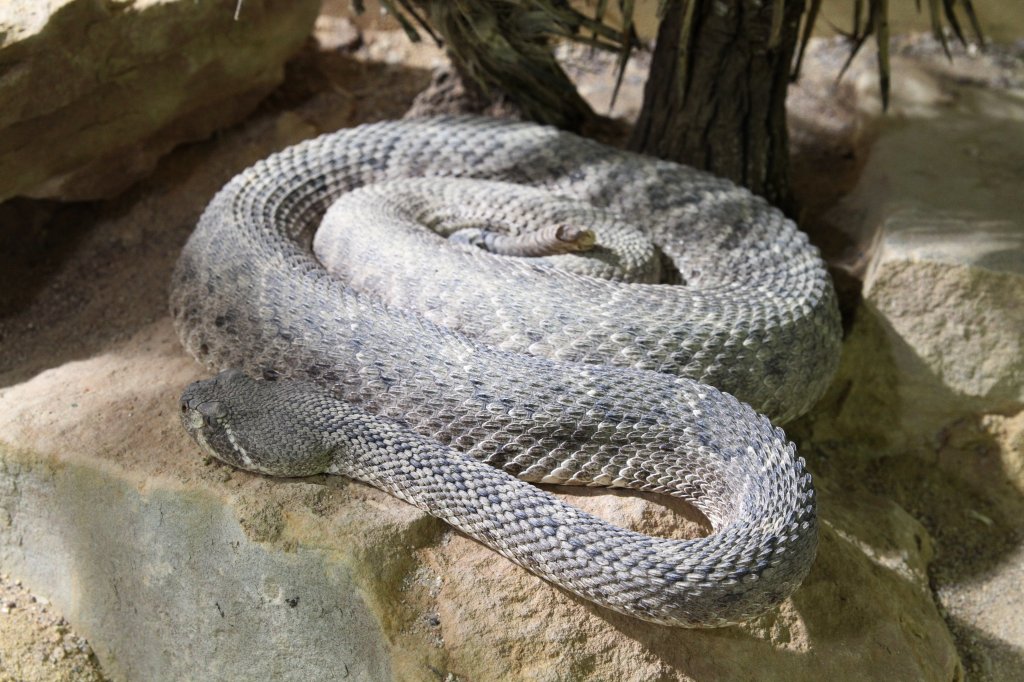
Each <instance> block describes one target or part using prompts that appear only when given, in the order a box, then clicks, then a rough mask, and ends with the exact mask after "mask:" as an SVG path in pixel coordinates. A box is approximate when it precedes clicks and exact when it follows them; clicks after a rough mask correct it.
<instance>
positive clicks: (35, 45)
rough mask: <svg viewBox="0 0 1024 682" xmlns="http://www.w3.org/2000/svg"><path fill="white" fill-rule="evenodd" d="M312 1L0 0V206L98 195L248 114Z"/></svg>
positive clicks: (279, 68)
mask: <svg viewBox="0 0 1024 682" xmlns="http://www.w3.org/2000/svg"><path fill="white" fill-rule="evenodd" d="M318 7H319V2H318V1H317V0H298V1H295V0H246V2H244V3H240V4H239V6H238V17H237V19H236V18H235V16H234V13H235V3H218V2H194V1H193V0H175V1H172V2H168V1H166V0H129V1H128V2H120V3H102V2H93V1H92V0H54V1H52V2H49V3H45V4H43V5H40V3H38V2H35V0H13V2H5V3H2V5H0V63H2V64H4V65H5V66H4V70H3V72H2V74H0V201H2V200H4V199H7V198H9V197H13V196H18V195H22V196H31V197H47V198H56V199H64V200H81V199H96V198H105V197H109V196H113V195H114V194H117V193H118V192H120V191H121V190H122V189H124V188H125V187H126V186H128V185H129V184H131V183H132V182H134V181H136V180H137V179H138V178H140V177H141V176H144V175H146V174H147V173H149V172H150V171H151V170H152V168H153V166H154V164H155V163H156V162H157V160H158V159H159V158H160V157H161V156H163V155H164V154H166V153H167V152H168V151H169V150H170V149H172V148H173V147H175V146H177V145H179V144H181V143H183V142H189V141H193V140H198V139H202V138H204V137H206V136H208V135H209V134H210V133H211V132H213V131H214V130H217V129H219V128H223V127H225V126H227V125H230V124H232V123H234V122H236V121H238V120H240V119H241V118H242V117H243V116H245V115H246V114H248V113H249V112H250V111H252V110H253V108H254V107H255V106H256V104H257V103H258V102H259V101H260V100H261V99H262V98H263V97H264V96H265V95H266V94H267V93H269V92H270V91H271V90H272V89H273V88H274V87H275V86H276V85H277V84H278V83H280V82H281V80H282V79H283V76H284V70H283V64H284V62H285V60H286V59H287V58H288V57H289V56H290V55H292V54H293V53H294V52H295V51H296V50H297V49H298V48H299V47H300V46H301V45H302V44H303V41H304V40H305V39H306V37H307V36H308V35H309V33H310V31H311V29H312V26H313V21H314V19H315V18H316V13H317V9H318Z"/></svg>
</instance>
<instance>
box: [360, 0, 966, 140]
mask: <svg viewBox="0 0 1024 682" xmlns="http://www.w3.org/2000/svg"><path fill="white" fill-rule="evenodd" d="M734 1H735V0H734ZM785 1H786V0H772V3H773V10H774V13H773V21H772V27H771V35H770V38H769V44H768V46H769V47H774V46H775V45H777V44H778V41H779V39H780V35H781V31H782V16H783V11H782V10H783V5H784V3H785ZM897 1H899V2H910V0H897ZM615 2H616V5H617V9H618V14H619V16H620V17H621V26H618V25H615V24H613V23H612V22H611V21H609V17H608V6H609V2H608V0H594V2H593V3H592V4H593V12H592V13H585V12H583V11H581V10H580V9H577V8H576V7H574V6H573V5H571V4H570V3H569V2H568V0H448V1H444V0H380V4H381V6H382V7H383V8H384V9H385V10H386V11H387V12H388V13H390V14H391V15H392V16H394V17H395V19H396V20H397V21H398V23H399V24H400V25H401V27H402V28H403V29H404V30H405V32H406V34H407V35H408V36H409V39H410V40H412V41H414V42H415V41H418V40H420V32H421V31H422V32H423V33H425V34H427V35H428V36H430V37H431V38H432V39H433V40H435V41H436V42H438V44H441V43H442V39H441V36H442V35H443V36H444V37H445V39H446V43H447V47H448V49H449V50H450V51H451V52H452V53H453V56H454V57H455V59H456V60H457V61H458V62H459V63H460V66H461V67H462V68H463V70H464V71H465V74H466V75H468V76H469V77H471V78H472V79H473V80H474V81H475V82H476V83H477V84H478V85H479V86H480V87H481V88H483V90H484V91H485V92H491V91H492V90H493V89H494V88H499V89H500V90H502V91H504V92H506V93H508V94H509V95H511V96H512V98H513V99H514V100H515V101H517V102H518V103H520V105H521V106H523V108H524V109H525V110H526V111H527V113H528V114H529V115H530V116H531V117H532V118H535V119H537V120H545V119H549V118H550V115H545V114H544V113H543V112H544V110H545V109H547V110H548V111H549V112H550V111H551V107H552V106H554V107H555V108H562V109H565V108H566V106H567V105H566V103H565V102H559V101H552V99H553V98H564V97H565V96H566V94H565V92H564V88H565V86H566V82H567V81H566V82H563V78H564V74H561V75H558V74H560V73H561V70H560V69H558V68H557V65H555V64H554V62H553V58H552V57H551V53H550V48H549V43H550V41H551V40H552V39H556V38H562V39H569V40H573V41H576V42H580V43H584V44H586V45H590V46H593V47H596V48H600V49H606V50H613V51H616V52H618V55H619V56H618V60H617V78H616V85H615V91H616V92H617V91H618V87H619V84H620V83H621V81H622V75H623V72H624V70H625V66H626V61H627V59H628V58H629V55H630V53H631V51H632V50H633V49H635V48H636V47H638V46H639V41H638V40H637V37H636V33H635V31H634V30H633V22H634V14H635V11H636V2H635V1H634V0H615ZM670 2H682V3H685V12H686V21H684V23H683V26H682V29H681V30H682V36H681V40H680V59H681V60H683V61H684V63H683V64H682V65H681V66H683V67H684V68H681V69H679V70H678V73H680V74H682V75H683V77H685V74H686V68H685V61H686V58H687V45H688V39H689V35H690V31H691V27H692V22H691V21H690V19H691V18H692V16H693V8H694V7H695V6H696V4H697V2H698V0H660V3H659V7H658V16H659V17H661V16H663V15H664V12H665V9H666V7H667V6H668V4H669V3H670ZM889 2H890V0H850V4H851V10H852V16H851V22H850V24H851V25H850V28H849V29H848V30H840V32H841V33H842V35H844V36H845V37H846V39H847V40H848V41H849V43H850V55H849V57H848V59H847V61H846V63H845V64H844V65H843V68H842V70H841V71H840V76H841V75H842V73H844V72H845V71H846V69H847V67H848V66H849V65H850V63H851V62H852V61H853V58H854V57H855V56H856V55H857V53H858V52H859V51H860V49H861V47H863V45H864V43H865V42H866V41H867V40H868V38H870V37H872V36H874V38H875V44H876V49H877V54H878V73H879V81H880V87H881V91H882V102H883V105H886V106H887V105H888V99H889V82H890V78H889V74H890V71H889V40H890V35H889V21H888V18H889ZM914 2H915V4H916V6H917V10H918V12H920V11H922V0H914ZM925 2H926V3H927V12H928V16H929V18H930V20H931V28H932V33H933V34H934V35H935V37H936V38H937V39H938V40H939V41H941V43H942V46H943V49H945V51H946V54H947V56H948V55H949V54H950V51H949V42H948V39H947V28H948V30H949V32H951V33H952V35H953V36H955V37H956V39H957V40H959V41H960V42H961V43H963V44H966V43H967V37H966V35H965V32H964V29H963V25H964V20H966V23H967V24H969V25H970V28H971V31H972V32H973V34H974V36H975V38H976V40H977V41H978V42H979V43H980V44H981V45H982V46H984V35H983V33H982V31H981V27H980V25H979V23H978V17H977V14H976V13H975V11H974V5H973V2H972V0H925ZM821 4H822V0H807V5H806V8H805V10H804V16H803V22H802V24H803V25H802V28H801V33H800V40H799V44H798V48H797V53H796V58H795V60H794V66H793V72H792V74H793V78H794V79H795V78H796V77H797V75H798V74H799V72H800V65H801V63H802V62H803V57H804V52H805V50H806V48H807V45H808V42H809V41H810V38H811V34H812V31H813V28H814V26H815V24H816V22H817V20H818V17H819V13H820V10H821ZM352 5H353V7H354V9H355V10H356V11H357V12H362V11H363V2H362V0H353V3H352ZM439 34H440V35H439ZM544 92H547V93H548V94H547V95H544V94H543V93H544ZM613 98H614V96H613ZM579 105H580V102H573V103H570V104H569V105H568V106H569V107H570V108H578V107H579ZM583 106H585V105H583ZM549 122H555V123H557V122H558V121H550V120H549Z"/></svg>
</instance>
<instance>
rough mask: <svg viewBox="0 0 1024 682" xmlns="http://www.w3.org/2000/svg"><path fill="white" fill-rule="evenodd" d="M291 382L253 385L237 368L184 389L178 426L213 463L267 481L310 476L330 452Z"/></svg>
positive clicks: (324, 466)
mask: <svg viewBox="0 0 1024 682" xmlns="http://www.w3.org/2000/svg"><path fill="white" fill-rule="evenodd" d="M299 389H300V386H298V385H296V384H295V383H294V382H289V381H283V382H268V381H257V380H255V379H252V378H250V377H249V376H247V375H246V374H245V373H244V372H242V371H240V370H237V369H229V370H226V371H224V372H221V373H220V374H218V375H217V376H216V377H214V378H213V379H205V380H202V381H197V382H195V383H193V384H191V385H189V386H188V387H187V388H186V389H185V391H184V392H183V393H182V395H181V400H179V401H178V409H179V411H180V413H181V423H182V424H183V425H184V427H185V430H186V431H187V432H188V434H189V435H190V436H192V439H193V440H194V441H195V442H196V443H198V444H199V446H200V447H202V448H203V450H205V451H206V452H207V454H209V455H212V456H213V457H214V458H216V459H218V460H220V461H221V462H224V463H225V464H230V465H231V466H233V467H237V468H239V469H245V470H247V471H253V472H257V473H262V474H269V475H271V476H311V475H314V474H319V473H323V472H324V471H325V470H326V469H327V468H328V467H329V465H330V461H331V454H330V448H329V447H328V445H327V444H326V442H325V440H324V439H323V438H322V437H321V436H320V434H319V433H318V431H317V429H315V428H314V426H313V424H312V423H311V419H310V416H315V415H311V413H309V412H304V409H305V408H307V407H308V405H307V404H306V403H307V400H304V399H303V397H302V396H304V395H307V394H306V393H304V392H302V391H301V390H299Z"/></svg>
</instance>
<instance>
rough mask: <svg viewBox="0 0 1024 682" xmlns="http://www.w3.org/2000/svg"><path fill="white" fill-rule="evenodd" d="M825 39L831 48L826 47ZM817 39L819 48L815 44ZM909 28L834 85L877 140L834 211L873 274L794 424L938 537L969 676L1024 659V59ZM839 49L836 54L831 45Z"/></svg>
mask: <svg viewBox="0 0 1024 682" xmlns="http://www.w3.org/2000/svg"><path fill="white" fill-rule="evenodd" d="M824 47H828V46H824ZM821 48H822V46H821V45H819V49H821ZM954 51H955V53H954V59H953V61H950V60H948V59H947V58H946V56H945V55H944V53H943V50H942V48H941V46H940V45H938V44H937V43H936V42H935V41H934V40H931V39H929V38H921V37H916V38H910V39H902V40H900V41H898V42H897V44H896V46H895V48H894V53H893V54H894V56H893V78H894V80H893V93H892V95H893V96H892V101H891V106H890V112H889V114H888V115H885V116H882V112H881V106H880V102H879V101H878V89H877V86H878V83H877V77H876V70H875V65H874V64H873V63H871V60H863V61H861V62H859V63H855V64H854V66H853V67H852V69H851V74H850V76H849V80H848V81H846V82H845V85H842V86H839V87H838V88H837V91H838V92H839V93H840V95H841V96H840V97H838V98H837V99H838V101H841V102H843V103H844V106H846V107H847V108H846V111H845V114H846V117H847V119H846V120H847V121H854V122H855V123H853V124H851V125H850V126H849V127H848V128H847V130H853V131H856V134H857V135H859V136H860V138H861V139H860V140H855V142H854V144H853V145H852V148H854V149H858V150H860V149H866V150H867V151H866V154H865V155H866V158H863V164H862V169H861V172H860V174H859V178H858V179H857V182H856V185H855V187H854V188H853V190H852V191H851V192H850V193H849V194H848V195H847V196H846V197H845V198H844V199H843V200H842V201H841V202H840V203H839V205H838V206H836V207H834V208H833V209H832V210H831V211H830V212H829V214H828V216H827V219H828V220H829V221H830V222H831V225H830V228H831V230H832V231H833V233H835V234H841V235H843V236H844V237H845V239H846V240H847V242H848V244H849V246H848V249H847V255H848V258H847V260H846V267H847V268H848V270H849V271H851V272H853V273H854V274H855V275H857V276H859V277H861V278H863V288H862V290H861V293H862V297H861V298H860V299H859V300H858V301H857V302H856V303H855V305H852V306H851V313H852V314H851V315H850V318H851V319H850V321H851V324H850V327H851V329H850V333H849V335H848V337H847V339H846V341H845V343H844V355H843V360H842V364H841V367H840V369H839V372H838V373H837V376H836V378H835V381H834V382H833V385H832V388H831V389H830V391H829V393H828V394H827V395H826V397H825V398H824V399H823V400H822V402H821V403H820V404H819V406H818V408H817V409H816V410H815V412H814V413H813V414H811V415H810V416H809V417H808V418H807V419H806V420H804V422H803V423H801V424H799V425H796V426H795V427H794V428H793V429H791V432H792V433H793V434H794V435H795V436H796V437H797V439H798V441H799V442H800V443H801V444H802V445H803V446H804V447H805V448H806V449H807V450H809V451H811V452H821V453H823V454H824V455H825V457H824V458H822V459H819V460H817V461H818V463H819V466H821V465H823V464H824V463H826V462H827V463H828V469H829V470H831V471H836V472H842V475H843V476H844V477H845V478H846V480H847V481H849V482H851V484H855V485H863V486H865V487H866V488H869V489H870V490H872V491H873V492H876V493H882V494H884V495H886V496H889V497H892V498H894V499H895V500H897V501H898V502H899V504H900V505H901V506H903V507H904V508H905V509H907V510H908V511H910V512H911V513H912V514H913V516H914V517H915V518H918V519H921V520H922V521H924V523H925V525H926V526H927V528H928V530H929V532H930V534H931V535H932V537H933V539H934V540H935V542H936V557H935V559H934V561H933V562H932V564H931V566H930V575H931V583H932V587H933V589H934V591H935V594H936V598H937V600H938V602H939V604H940V606H941V607H942V610H943V613H944V614H945V616H946V620H947V622H948V623H949V625H950V627H951V629H952V631H953V633H954V635H955V637H956V640H957V644H958V648H959V650H960V652H961V655H962V657H963V660H964V662H965V665H966V668H967V672H968V675H969V676H970V678H971V679H977V680H1004V679H1017V678H1018V677H1019V675H1020V670H1022V669H1024V654H1022V652H1024V616H1022V615H1021V614H1022V613H1024V590H1022V589H1021V585H1024V456H1022V452H1024V411H1022V410H1024V304H1022V302H1024V194H1022V193H1021V191H1020V188H1021V186H1022V183H1024V174H1022V173H1024V169H1022V166H1021V163H1020V160H1021V159H1022V158H1024V60H1022V59H1021V57H1022V56H1024V55H1022V53H1021V51H1020V48H1019V47H1017V48H1006V47H1003V48H999V47H995V48H993V49H991V50H990V51H988V52H987V53H985V54H972V53H971V51H968V50H963V49H955V50H954ZM826 54H828V53H827V52H826Z"/></svg>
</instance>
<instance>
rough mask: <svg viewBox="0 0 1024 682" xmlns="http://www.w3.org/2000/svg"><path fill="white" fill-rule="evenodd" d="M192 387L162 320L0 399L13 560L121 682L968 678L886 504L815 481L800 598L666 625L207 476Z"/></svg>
mask: <svg viewBox="0 0 1024 682" xmlns="http://www.w3.org/2000/svg"><path fill="white" fill-rule="evenodd" d="M159 274H160V275H166V272H161V273H159ZM156 279H159V278H156ZM200 374H201V371H200V369H199V368H198V367H197V366H196V365H195V364H194V363H193V362H192V361H191V360H190V359H189V358H188V357H186V356H185V355H184V353H183V352H182V350H181V349H180V347H179V345H178V342H177V339H176V338H175V335H174V333H173V330H172V328H171V324H170V321H169V320H168V319H166V318H163V319H160V320H158V321H156V322H154V323H151V324H149V325H146V326H144V327H143V328H142V329H141V330H140V331H138V332H137V333H136V334H135V335H133V336H132V337H131V338H129V339H126V340H124V341H123V342H121V343H117V344H113V345H111V346H110V347H108V348H106V349H104V352H102V353H98V354H96V355H95V356H93V357H89V358H84V359H82V360H79V361H75V362H70V363H67V364H65V365H62V366H60V367H55V368H54V369H52V370H48V371H45V372H43V373H41V374H39V375H37V376H36V377H34V378H33V379H31V380H29V381H26V382H23V383H21V384H19V385H17V386H13V387H9V388H6V389H3V390H2V391H0V415H2V416H0V510H2V511H0V516H2V518H0V564H2V565H3V566H5V568H6V570H8V571H10V572H12V573H14V574H16V575H18V576H19V577H21V578H22V579H23V580H25V581H26V582H27V583H28V584H29V585H31V586H33V587H35V588H36V589H39V590H41V591H43V592H44V593H45V594H47V595H49V597H50V598H51V599H52V600H53V602H54V603H55V604H56V605H57V606H58V607H60V608H61V609H62V611H63V613H64V614H65V615H66V616H67V617H68V618H69V620H71V622H72V623H73V624H74V625H75V627H76V628H77V629H78V631H79V632H81V633H82V634H83V635H85V636H86V637H87V638H88V639H89V641H90V643H91V645H92V647H93V649H94V650H95V652H96V653H97V655H98V656H99V659H100V661H101V663H102V665H103V667H104V670H105V672H106V673H107V674H109V675H111V676H112V677H113V678H115V679H146V680H173V679H184V678H188V679H204V680H219V679H223V680H228V679H240V678H243V677H244V678H247V679H294V680H336V679H341V678H343V677H346V676H350V677H351V678H352V679H375V680H377V679H381V680H383V679H433V678H434V676H435V675H436V678H437V679H446V676H447V675H453V676H454V677H451V678H447V679H464V680H487V679H537V680H562V679H624V680H625V679H636V680H640V679H655V678H656V679H666V680H690V679H696V680H704V679H737V678H745V677H751V676H756V677H757V678H758V679H763V680H774V679H777V680H821V679H832V680H853V679H887V678H888V679H920V680H940V681H943V682H945V681H948V680H951V679H956V678H957V676H958V675H959V670H960V668H959V665H960V663H959V659H958V657H957V654H956V651H955V649H954V647H953V644H952V640H951V638H950V635H949V633H948V631H947V629H946V626H945V624H944V623H943V621H942V618H941V616H940V615H939V613H938V611H937V610H936V608H935V605H934V603H933V602H932V598H931V593H930V591H929V589H928V578H927V573H926V566H927V563H928V560H929V558H930V555H931V547H930V541H929V539H928V535H927V533H926V532H925V531H924V529H923V528H922V527H921V525H920V524H919V523H918V522H916V521H915V520H914V519H912V518H911V517H910V516H908V515H907V514H906V513H905V512H903V511H902V510H901V509H900V508H899V507H897V506H896V505H894V504H892V503H891V502H888V501H886V500H884V499H882V498H878V497H874V496H871V495H856V496H854V495H849V494H847V493H844V492H842V487H841V486H834V485H832V484H830V483H829V482H828V481H827V480H826V479H824V478H819V480H818V491H819V495H820V499H821V519H822V531H821V544H820V549H819V555H818V560H817V562H816V563H815V565H814V567H813V569H812V571H811V574H810V575H809V576H808V578H807V580H806V581H805V583H804V585H803V586H802V587H801V588H800V589H799V590H798V591H797V592H796V594H795V595H794V596H793V597H792V598H791V599H790V600H788V601H786V602H785V603H784V604H783V605H782V606H781V607H780V608H778V609H777V610H775V611H774V612H772V613H770V614H769V615H767V616H764V617H762V618H759V619H757V620H755V621H753V622H751V623H748V624H746V625H743V626H737V627H731V628H726V629H722V630H711V631H689V630H682V629H676V628H670V627H663V626H657V625H652V624H649V623H644V622H640V621H637V620H635V619H631V618H628V617H625V616H621V615H619V614H616V613H613V612H609V611H606V610H604V609H601V608H598V607H595V606H593V605H591V604H589V603H587V602H584V601H582V600H580V599H577V598H575V597H573V596H571V595H569V594H567V593H565V592H563V591H561V590H559V589H557V588H555V587H552V586H551V585H548V584H547V583H545V582H544V581H542V580H540V579H539V578H536V577H535V576H533V575H531V574H530V573H528V572H526V571H525V570H523V569H521V568H519V567H518V566H516V565H514V564H512V563H511V562H509V561H507V560H506V559H504V558H502V557H500V556H499V555H497V554H495V553H494V552H493V551H491V550H489V549H487V548H486V547H483V546H481V545H479V544H477V543H476V542H474V541H472V540H469V539H468V538H466V537H464V536H462V535H460V534H458V533H456V532H453V531H452V530H451V529H449V528H448V527H446V526H445V524H443V523H441V522H440V521H438V520H436V519H433V518H431V517H429V516H426V515H424V514H422V513H421V512H419V511H417V510H416V509H414V508H413V507H411V506H409V505H407V504H405V503H403V502H400V501H398V500H396V499H394V498H392V497H389V496H387V495H385V494H383V493H381V492H379V491H377V490H374V489H373V488H370V487H369V486H366V485H363V484H361V483H355V482H351V481H348V480H345V479H339V478H327V477H318V478H314V479H310V480H273V479H268V478H262V477H258V476H254V475H250V474H247V473H244V472H240V471H236V470H232V469H230V468H227V467H225V466H223V465H220V464H217V463H216V462H213V461H210V460H209V459H204V458H203V456H202V454H201V452H200V451H199V450H198V448H197V447H196V446H195V444H194V443H192V442H191V441H190V440H189V439H188V437H187V436H186V435H185V434H184V433H183V431H182V428H181V426H180V423H179V415H178V410H177V396H178V394H179V392H180V390H181V388H182V386H183V385H185V384H186V383H187V382H189V381H190V380H192V379H194V378H197V377H198V376H199V375H200ZM557 492H558V493H559V494H561V495H563V496H565V497H566V498H567V499H569V500H570V501H571V502H573V503H574V504H577V505H579V506H581V507H583V508H585V509H587V510H589V511H591V512H593V513H596V514H599V515H601V516H603V517H605V518H608V519H610V520H612V521H613V522H616V523H618V524H620V525H623V526H625V527H628V528H633V529H636V530H640V531H643V532H648V533H658V534H661V535H669V536H675V537H692V536H693V535H694V534H695V533H697V532H700V530H701V521H700V518H699V516H697V515H695V514H694V513H693V512H689V511H688V510H686V509H685V508H683V509H679V508H678V505H673V508H666V507H664V506H661V505H659V504H656V503H654V502H652V499H656V498H652V497H648V496H630V495H618V494H610V493H601V492H589V491H576V492H573V491H571V490H570V489H566V488H561V489H558V490H557Z"/></svg>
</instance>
